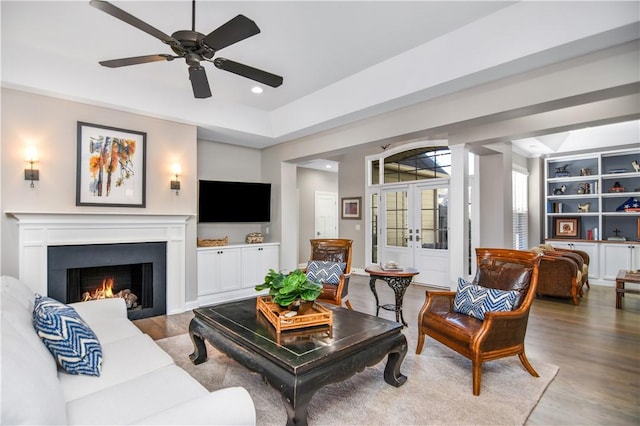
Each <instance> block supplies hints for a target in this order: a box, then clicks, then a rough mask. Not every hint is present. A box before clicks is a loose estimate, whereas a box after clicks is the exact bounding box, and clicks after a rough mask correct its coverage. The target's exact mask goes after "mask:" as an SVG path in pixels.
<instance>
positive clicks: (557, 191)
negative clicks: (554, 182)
mask: <svg viewBox="0 0 640 426" xmlns="http://www.w3.org/2000/svg"><path fill="white" fill-rule="evenodd" d="M566 190H567V185H564V184H563V185H562V186H561V187H560V188H553V195H562V194H564V191H566Z"/></svg>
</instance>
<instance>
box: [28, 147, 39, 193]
mask: <svg viewBox="0 0 640 426" xmlns="http://www.w3.org/2000/svg"><path fill="white" fill-rule="evenodd" d="M25 159H26V160H27V162H28V163H29V165H30V168H28V169H24V180H30V181H31V185H29V186H31V188H34V187H35V185H34V184H33V181H34V180H40V171H39V170H38V169H34V168H33V163H37V162H38V150H37V149H36V147H35V146H29V147H27V149H26V151H25Z"/></svg>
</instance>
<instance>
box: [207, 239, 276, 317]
mask: <svg viewBox="0 0 640 426" xmlns="http://www.w3.org/2000/svg"><path fill="white" fill-rule="evenodd" d="M279 265H280V246H279V244H278V243H263V244H238V245H229V246H222V247H199V248H198V249H197V267H198V273H197V279H198V305H200V306H204V305H207V304H212V303H219V302H225V301H229V300H236V299H242V298H245V297H251V296H255V295H256V294H257V293H256V291H255V289H254V287H255V286H256V285H257V284H261V283H262V282H263V281H264V276H265V275H266V274H267V272H269V269H271V268H272V269H275V270H276V271H277V270H279Z"/></svg>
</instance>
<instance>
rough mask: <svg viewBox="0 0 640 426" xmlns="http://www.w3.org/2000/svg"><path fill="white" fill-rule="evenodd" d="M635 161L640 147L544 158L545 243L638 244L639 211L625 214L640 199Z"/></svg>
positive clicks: (639, 184)
mask: <svg viewBox="0 0 640 426" xmlns="http://www.w3.org/2000/svg"><path fill="white" fill-rule="evenodd" d="M634 161H635V162H640V148H637V149H626V150H617V151H608V152H601V153H592V154H583V155H575V156H567V157H554V158H548V159H546V161H545V200H546V205H547V209H546V220H545V236H546V238H558V237H560V238H569V239H572V238H573V239H576V240H579V239H588V240H598V241H613V240H616V238H617V239H618V241H619V240H621V239H623V238H624V240H623V241H637V240H639V239H640V235H639V234H638V232H639V230H638V227H639V225H640V224H639V221H640V210H638V211H632V210H629V209H627V210H625V209H624V205H625V203H626V202H629V206H630V207H633V206H634V205H635V203H634V202H635V201H639V200H640V167H639V166H636V165H634ZM636 164H637V163H636ZM559 221H560V222H559ZM565 225H566V230H567V231H566V232H564V233H563V231H562V229H564V227H565Z"/></svg>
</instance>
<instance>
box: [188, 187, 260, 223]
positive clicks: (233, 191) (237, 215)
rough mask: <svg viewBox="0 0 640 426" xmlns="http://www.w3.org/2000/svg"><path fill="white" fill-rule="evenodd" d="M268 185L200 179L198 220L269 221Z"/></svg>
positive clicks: (203, 221)
mask: <svg viewBox="0 0 640 426" xmlns="http://www.w3.org/2000/svg"><path fill="white" fill-rule="evenodd" d="M270 220H271V184H270V183H258V182H228V181H219V180H200V182H199V186H198V222H201V223H207V222H269V221H270Z"/></svg>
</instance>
